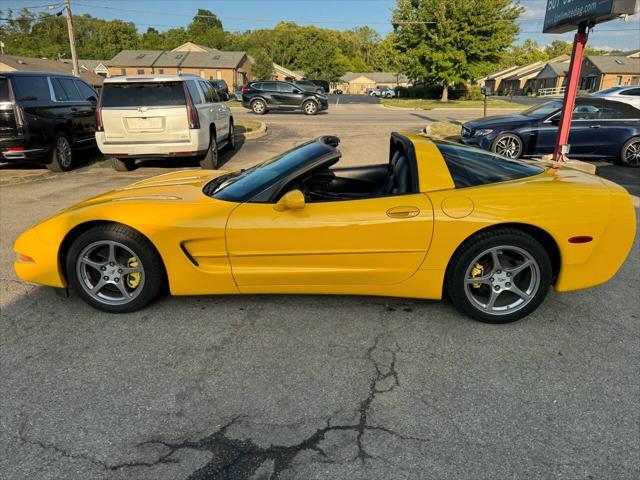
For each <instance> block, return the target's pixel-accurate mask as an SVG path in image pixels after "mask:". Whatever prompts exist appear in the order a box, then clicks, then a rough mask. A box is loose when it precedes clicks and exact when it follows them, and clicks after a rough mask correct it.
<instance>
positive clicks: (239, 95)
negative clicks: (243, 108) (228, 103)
mask: <svg viewBox="0 0 640 480" xmlns="http://www.w3.org/2000/svg"><path fill="white" fill-rule="evenodd" d="M243 88H244V85H240V86H239V87H238V88H237V89H236V91H235V92H234V95H235V99H236V102H241V101H242V89H243Z"/></svg>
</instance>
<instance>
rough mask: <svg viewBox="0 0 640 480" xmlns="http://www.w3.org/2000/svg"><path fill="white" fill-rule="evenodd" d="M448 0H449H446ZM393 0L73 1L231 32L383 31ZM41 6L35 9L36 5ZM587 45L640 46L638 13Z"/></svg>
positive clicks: (30, 1)
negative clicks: (206, 22) (199, 19)
mask: <svg viewBox="0 0 640 480" xmlns="http://www.w3.org/2000/svg"><path fill="white" fill-rule="evenodd" d="M443 1H446V0H443ZM61 3H63V0H50V1H49V2H47V1H46V0H0V9H2V10H6V9H8V8H12V9H19V8H22V7H31V9H32V11H34V12H41V11H52V12H57V11H59V10H60V7H55V8H54V9H48V8H47V5H48V4H61ZM520 3H521V4H522V5H523V6H524V7H525V12H524V14H523V15H522V16H521V18H520V20H519V23H520V25H521V31H522V33H521V34H520V36H519V38H518V43H521V42H522V41H524V39H526V38H532V39H534V40H536V41H537V42H538V43H539V44H540V45H546V44H548V43H550V42H552V41H553V40H556V39H562V40H568V41H570V40H572V38H573V37H572V34H562V35H551V34H546V35H545V34H542V33H541V32H542V23H543V19H544V13H545V8H546V4H547V0H521V2H520ZM638 3H639V4H640V2H638ZM395 4H396V2H395V0H273V1H272V0H72V1H71V6H72V11H73V13H74V14H85V13H89V14H91V15H93V16H95V17H99V18H105V19H114V18H119V19H122V20H125V21H131V22H134V23H135V24H136V26H137V27H138V30H140V31H145V30H146V29H147V28H148V27H155V28H157V29H158V30H167V29H168V28H172V27H180V26H186V25H187V24H188V23H189V22H190V21H191V18H192V17H193V14H194V13H195V12H196V11H197V9H198V8H206V9H208V10H211V11H212V12H214V13H215V14H216V15H217V16H218V17H219V18H220V19H221V20H222V24H223V26H224V28H225V29H226V30H230V31H242V30H254V29H257V28H270V27H273V26H274V25H275V24H276V23H278V22H279V21H293V22H296V23H298V24H300V25H317V26H319V27H325V28H334V29H339V30H346V29H350V28H354V27H357V26H363V25H368V26H369V27H371V28H373V29H375V30H377V31H378V32H379V33H380V34H382V35H385V34H387V33H389V32H390V31H391V30H392V27H391V24H390V23H389V20H390V18H391V10H392V8H393V7H394V6H395ZM33 7H37V8H33ZM589 45H590V46H593V47H600V48H605V49H620V50H632V49H640V15H639V14H636V15H633V16H632V17H630V18H629V20H628V21H627V22H623V21H621V20H613V21H610V22H607V23H604V24H601V25H597V26H596V28H595V29H594V31H593V32H592V33H591V35H590V37H589Z"/></svg>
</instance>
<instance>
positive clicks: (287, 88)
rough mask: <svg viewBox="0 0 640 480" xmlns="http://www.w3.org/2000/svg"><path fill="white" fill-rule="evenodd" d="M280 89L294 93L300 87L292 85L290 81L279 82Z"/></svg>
mask: <svg viewBox="0 0 640 480" xmlns="http://www.w3.org/2000/svg"><path fill="white" fill-rule="evenodd" d="M276 85H277V87H278V91H279V92H282V93H294V92H297V91H298V89H297V88H296V87H294V86H293V85H291V84H290V83H284V82H283V83H277V84H276Z"/></svg>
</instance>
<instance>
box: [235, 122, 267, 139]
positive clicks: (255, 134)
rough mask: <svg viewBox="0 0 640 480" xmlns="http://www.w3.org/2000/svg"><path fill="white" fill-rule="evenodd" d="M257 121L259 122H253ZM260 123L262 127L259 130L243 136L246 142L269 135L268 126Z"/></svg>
mask: <svg viewBox="0 0 640 480" xmlns="http://www.w3.org/2000/svg"><path fill="white" fill-rule="evenodd" d="M256 121H257V120H252V122H256ZM258 123H259V124H260V126H259V127H258V128H257V129H255V130H252V131H250V132H246V133H242V134H241V135H244V138H245V140H255V139H256V138H260V137H264V136H265V135H266V134H267V124H266V123H264V122H259V121H258Z"/></svg>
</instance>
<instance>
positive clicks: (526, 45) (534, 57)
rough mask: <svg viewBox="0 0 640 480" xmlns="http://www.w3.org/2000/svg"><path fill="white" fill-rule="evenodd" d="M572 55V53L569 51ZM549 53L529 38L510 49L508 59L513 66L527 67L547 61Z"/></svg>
mask: <svg viewBox="0 0 640 480" xmlns="http://www.w3.org/2000/svg"><path fill="white" fill-rule="evenodd" d="M569 53H571V51H569ZM548 58H549V53H548V52H546V51H545V50H542V49H541V48H540V45H538V42H536V41H535V40H532V39H531V38H527V39H526V40H525V41H524V42H523V44H522V45H513V46H512V47H511V48H510V49H509V53H508V59H509V62H510V64H511V65H514V64H515V65H527V64H529V63H534V62H540V61H544V60H547V59H548Z"/></svg>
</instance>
